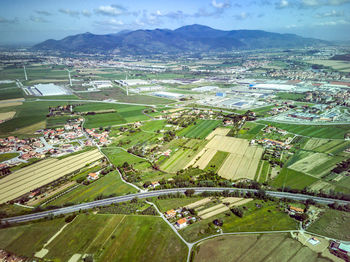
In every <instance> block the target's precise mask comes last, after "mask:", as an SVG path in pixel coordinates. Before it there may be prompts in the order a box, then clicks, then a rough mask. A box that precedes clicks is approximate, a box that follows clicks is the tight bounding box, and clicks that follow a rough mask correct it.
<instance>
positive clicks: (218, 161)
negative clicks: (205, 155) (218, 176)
mask: <svg viewBox="0 0 350 262" xmlns="http://www.w3.org/2000/svg"><path fill="white" fill-rule="evenodd" d="M228 155H229V153H228V152H223V151H217V152H216V153H215V155H214V156H213V158H212V159H211V160H210V161H209V163H208V165H207V166H206V167H205V169H204V170H208V171H209V170H210V171H213V172H215V173H216V172H217V171H218V170H219V169H220V167H221V165H222V164H223V163H224V161H225V159H226V157H227V156H228Z"/></svg>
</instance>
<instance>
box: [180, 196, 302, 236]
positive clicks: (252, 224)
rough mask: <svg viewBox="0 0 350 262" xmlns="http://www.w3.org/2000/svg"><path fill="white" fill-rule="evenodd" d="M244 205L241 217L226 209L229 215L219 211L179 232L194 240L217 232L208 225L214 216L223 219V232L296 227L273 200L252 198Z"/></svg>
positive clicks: (292, 220) (291, 228) (293, 221)
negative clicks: (252, 199) (244, 208)
mask: <svg viewBox="0 0 350 262" xmlns="http://www.w3.org/2000/svg"><path fill="white" fill-rule="evenodd" d="M256 204H259V205H261V207H260V208H259V207H257V206H256ZM244 206H246V210H245V211H244V216H243V217H242V218H239V217H237V216H236V215H234V214H232V213H231V211H228V212H225V213H231V215H230V216H226V215H225V214H224V213H221V214H219V215H216V216H214V217H211V218H209V219H204V220H201V221H199V222H196V223H194V224H192V225H190V226H188V227H186V228H184V229H183V230H181V231H180V233H181V235H182V236H183V237H184V238H185V239H186V240H187V241H195V240H198V239H201V238H203V237H206V236H209V235H212V234H217V232H216V230H215V229H213V228H210V227H208V223H209V224H212V223H211V222H212V221H213V220H214V219H215V218H221V219H222V220H223V222H224V224H223V226H222V229H223V231H224V232H225V233H229V232H254V231H270V230H293V229H296V228H297V223H296V221H295V220H294V219H292V218H290V217H289V216H288V214H286V213H285V212H284V210H283V209H280V208H279V207H278V206H277V205H276V203H274V202H264V201H261V200H254V201H251V202H249V203H247V204H245V205H244Z"/></svg>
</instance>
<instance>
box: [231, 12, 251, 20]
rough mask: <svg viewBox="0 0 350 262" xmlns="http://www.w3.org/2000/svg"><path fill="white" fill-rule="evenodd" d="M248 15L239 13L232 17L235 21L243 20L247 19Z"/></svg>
mask: <svg viewBox="0 0 350 262" xmlns="http://www.w3.org/2000/svg"><path fill="white" fill-rule="evenodd" d="M249 16H250V15H249V14H248V13H246V12H241V13H240V14H238V15H234V17H235V18H236V19H237V20H244V19H246V18H248V17H249Z"/></svg>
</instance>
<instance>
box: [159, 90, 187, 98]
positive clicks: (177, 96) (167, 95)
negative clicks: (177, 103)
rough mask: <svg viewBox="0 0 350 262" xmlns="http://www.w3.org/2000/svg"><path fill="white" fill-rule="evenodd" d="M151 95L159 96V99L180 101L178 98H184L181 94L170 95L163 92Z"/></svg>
mask: <svg viewBox="0 0 350 262" xmlns="http://www.w3.org/2000/svg"><path fill="white" fill-rule="evenodd" d="M153 95H155V96H159V97H164V98H169V99H180V98H182V97H184V95H183V94H178V93H170V92H165V91H159V92H155V93H153Z"/></svg>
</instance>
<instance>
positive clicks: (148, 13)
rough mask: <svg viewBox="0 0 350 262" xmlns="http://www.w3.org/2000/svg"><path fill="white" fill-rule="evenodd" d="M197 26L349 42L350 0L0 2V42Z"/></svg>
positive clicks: (36, 0)
mask: <svg viewBox="0 0 350 262" xmlns="http://www.w3.org/2000/svg"><path fill="white" fill-rule="evenodd" d="M190 24H202V25H207V26H210V27H213V28H215V29H222V30H235V29H258V30H265V31H270V32H278V33H293V34H298V35H301V36H304V37H312V38H319V39H325V40H334V41H339V40H340V41H349V40H350V0H129V1H116V0H114V1H113V0H0V36H1V37H0V43H6V44H9V43H39V42H41V41H44V40H47V39H62V38H64V37H66V36H68V35H73V34H79V33H85V32H91V33H94V34H107V33H116V32H119V31H121V30H135V29H155V28H168V29H176V28H178V27H181V26H184V25H190Z"/></svg>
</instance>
